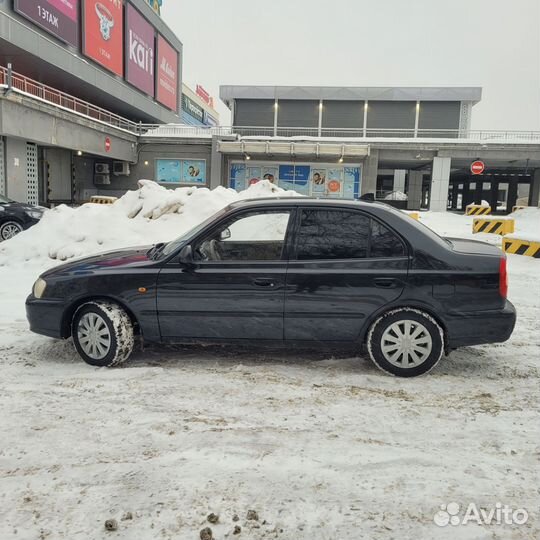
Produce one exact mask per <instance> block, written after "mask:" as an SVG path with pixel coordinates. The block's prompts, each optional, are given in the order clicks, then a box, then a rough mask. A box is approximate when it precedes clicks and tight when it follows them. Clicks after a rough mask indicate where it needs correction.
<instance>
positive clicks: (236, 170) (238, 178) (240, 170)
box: [229, 163, 246, 191]
mask: <svg viewBox="0 0 540 540" xmlns="http://www.w3.org/2000/svg"><path fill="white" fill-rule="evenodd" d="M229 185H230V186H231V187H232V188H233V189H236V190H237V191H243V190H244V189H246V166H245V165H244V164H243V163H232V164H231V175H230V179H229Z"/></svg>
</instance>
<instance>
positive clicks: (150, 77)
mask: <svg viewBox="0 0 540 540" xmlns="http://www.w3.org/2000/svg"><path fill="white" fill-rule="evenodd" d="M155 40H156V36H155V32H154V28H153V26H152V25H151V24H150V23H149V22H148V21H147V20H146V19H145V18H144V17H143V16H142V15H141V14H140V13H139V12H138V11H137V10H136V9H135V8H134V7H133V6H132V5H131V4H126V45H125V51H126V80H127V81H128V82H129V83H131V84H132V85H133V86H135V87H136V88H138V89H139V90H141V91H142V92H144V93H146V94H148V95H149V96H151V97H154V94H155V77H154V59H155V54H156V52H155V49H156V45H155Z"/></svg>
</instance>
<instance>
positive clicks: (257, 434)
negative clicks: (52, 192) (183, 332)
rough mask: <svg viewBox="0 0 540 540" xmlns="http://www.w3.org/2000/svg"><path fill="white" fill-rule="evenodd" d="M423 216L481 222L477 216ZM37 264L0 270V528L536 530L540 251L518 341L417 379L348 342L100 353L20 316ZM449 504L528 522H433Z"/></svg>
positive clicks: (62, 533)
mask: <svg viewBox="0 0 540 540" xmlns="http://www.w3.org/2000/svg"><path fill="white" fill-rule="evenodd" d="M422 220H423V221H424V222H426V223H428V224H429V225H430V226H432V227H433V228H434V229H436V230H437V231H438V232H441V233H443V234H447V235H453V236H467V237H469V236H472V235H471V234H470V229H471V222H472V218H468V217H465V216H457V215H453V214H446V215H445V214H422ZM482 236H483V238H482V239H486V238H487V235H476V236H475V238H479V237H482ZM491 241H500V240H499V239H495V238H491ZM10 242H12V241H10ZM13 242H15V240H14V241H13ZM25 242H26V240H25ZM6 244H7V243H6ZM6 253H7V251H4V255H5V254H6ZM0 256H1V253H0ZM0 262H1V261H0ZM5 262H6V261H5V260H4V263H5ZM42 270H43V260H41V259H36V260H33V261H32V260H30V261H29V262H27V263H26V264H18V265H17V266H16V267H14V266H4V267H1V266H0V283H1V284H2V285H1V289H0V299H1V306H2V307H1V310H0V363H1V367H2V374H1V377H0V415H1V416H0V418H1V423H0V539H1V540H7V539H12V538H13V539H21V540H23V539H24V540H26V539H29V540H30V539H32V540H34V539H51V540H56V539H69V540H83V539H84V540H88V539H101V538H111V539H125V540H146V539H148V540H150V539H156V538H163V539H181V540H183V539H186V540H188V539H194V540H195V539H198V538H199V531H200V530H201V529H202V528H204V527H206V526H210V527H211V528H212V529H213V531H214V536H215V538H218V539H220V538H225V537H227V536H229V538H233V535H232V531H233V528H234V526H235V525H240V527H241V528H242V531H241V534H240V536H238V538H249V539H267V538H268V539H269V538H283V539H287V540H293V539H294V540H296V539H310V540H312V539H337V538H351V539H361V538H367V539H389V538H396V539H398V538H399V539H409V538H410V539H439V538H441V539H449V540H455V539H457V538H459V539H462V538H463V539H473V538H474V539H504V540H506V539H518V538H519V539H537V538H540V490H539V485H540V473H539V471H540V415H539V412H540V411H539V408H540V407H539V403H540V400H539V398H540V354H539V353H540V342H539V324H538V321H539V320H540V285H539V279H540V261H539V260H534V259H531V258H528V257H519V256H512V255H511V256H509V272H510V298H511V300H512V301H513V302H514V303H515V304H516V306H517V309H518V314H519V319H518V325H517V328H516V331H515V333H514V335H513V337H512V339H511V340H510V341H509V342H508V343H504V344H500V345H491V346H481V347H471V348H465V349H463V350H460V351H458V352H454V353H452V355H451V356H450V357H448V358H446V359H444V360H443V361H442V362H441V363H440V364H439V366H438V367H437V368H436V369H435V370H434V371H432V372H431V373H430V374H429V375H428V376H426V377H421V378H418V379H414V380H403V379H396V378H392V377H388V376H386V375H384V374H383V373H381V372H379V371H378V370H377V369H376V368H374V367H373V366H372V365H371V363H370V362H369V361H367V360H365V359H359V358H356V357H354V356H353V355H350V354H347V353H332V352H324V351H317V352H309V351H300V352H290V351H289V352H283V351H281V352H280V351H271V350H265V349H262V350H257V351H253V350H251V351H250V350H238V349H234V348H224V349H222V348H217V347H211V348H201V347H190V348H152V349H148V350H146V351H145V352H144V353H143V352H138V353H137V354H136V355H135V357H134V359H133V360H132V361H131V362H129V363H128V364H127V365H126V366H125V367H124V368H121V369H114V370H109V369H95V368H91V367H89V366H87V365H86V364H84V363H83V362H82V361H80V360H79V359H78V358H77V356H76V354H75V352H74V349H73V347H72V345H71V343H70V342H65V343H63V342H57V341H54V340H50V339H47V338H45V337H40V336H37V335H33V334H31V333H29V331H28V329H27V323H26V320H25V316H24V298H25V296H26V294H27V293H28V292H29V290H30V286H31V284H32V282H33V280H34V279H35V277H36V275H37V274H38V273H39V272H41V271H42ZM451 502H457V503H459V504H460V505H461V508H463V507H464V506H466V505H468V504H469V503H476V505H477V506H478V507H481V508H485V509H488V510H489V509H491V508H495V505H496V503H498V502H500V503H502V504H503V505H505V504H507V505H509V506H511V507H512V508H513V509H517V508H526V509H527V511H528V513H529V520H528V522H527V524H525V525H521V526H517V525H477V524H472V523H470V524H468V525H466V526H456V527H452V526H450V525H448V526H447V527H438V526H437V525H436V524H435V523H434V521H433V517H434V514H435V513H436V512H437V511H439V510H440V505H441V504H448V503H451ZM250 509H253V510H256V511H257V512H258V515H259V521H247V520H246V519H245V518H246V513H247V511H248V510H250ZM127 512H131V517H132V519H125V520H122V519H121V518H122V516H124V514H125V513H127ZM210 512H214V513H216V514H219V516H220V518H219V523H218V524H217V525H211V524H209V523H207V522H206V516H207V515H208V514H209V513H210ZM234 514H238V516H239V517H240V520H239V521H238V522H233V521H232V517H233V515H234ZM107 519H116V520H117V521H118V530H116V531H113V532H107V531H106V530H105V528H104V522H105V520H107Z"/></svg>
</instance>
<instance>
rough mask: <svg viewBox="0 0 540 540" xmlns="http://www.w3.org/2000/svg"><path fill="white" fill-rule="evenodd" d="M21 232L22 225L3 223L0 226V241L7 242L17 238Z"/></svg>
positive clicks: (16, 222) (10, 222)
mask: <svg viewBox="0 0 540 540" xmlns="http://www.w3.org/2000/svg"><path fill="white" fill-rule="evenodd" d="M22 230H23V228H22V225H21V224H20V223H19V222H18V221H15V220H9V221H4V223H2V224H0V239H1V240H9V239H10V238H13V237H14V236H17V235H18V234H19V233H20V232H22Z"/></svg>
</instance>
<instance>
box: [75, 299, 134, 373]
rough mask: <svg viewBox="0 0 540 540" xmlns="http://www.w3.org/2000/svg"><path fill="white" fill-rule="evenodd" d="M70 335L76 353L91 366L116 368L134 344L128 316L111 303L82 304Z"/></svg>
mask: <svg viewBox="0 0 540 540" xmlns="http://www.w3.org/2000/svg"><path fill="white" fill-rule="evenodd" d="M72 336H73V343H74V344H75V348H76V349H77V352H78V353H79V355H80V356H81V358H82V359H83V360H84V361H85V362H86V363H87V364H90V365H91V366H100V367H105V366H107V367H114V366H118V365H119V364H121V363H122V362H125V361H126V360H127V359H128V358H129V356H130V355H131V352H132V351H133V346H134V344H135V336H134V332H133V323H132V322H131V319H130V318H129V315H128V314H127V313H126V312H125V311H124V310H123V309H122V308H121V307H120V306H118V305H116V304H113V303H111V302H99V301H96V302H88V303H87V304H84V305H82V306H81V307H80V308H79V309H78V310H77V311H76V312H75V315H74V317H73V323H72Z"/></svg>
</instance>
